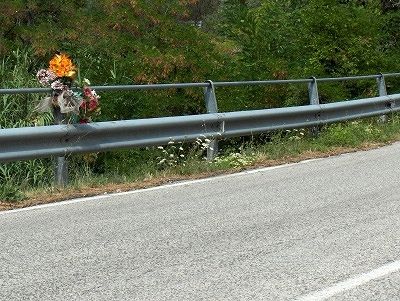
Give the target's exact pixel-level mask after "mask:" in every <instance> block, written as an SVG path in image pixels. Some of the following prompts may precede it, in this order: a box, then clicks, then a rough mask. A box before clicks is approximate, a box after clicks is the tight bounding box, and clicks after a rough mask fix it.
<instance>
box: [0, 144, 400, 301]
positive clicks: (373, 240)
mask: <svg viewBox="0 0 400 301" xmlns="http://www.w3.org/2000/svg"><path fill="white" fill-rule="evenodd" d="M399 168H400V144H398V143H397V144H394V145H392V146H388V147H384V148H381V149H377V150H372V151H368V152H358V153H352V154H347V155H342V156H338V157H331V158H327V159H320V160H315V161H308V162H303V163H299V164H293V165H287V166H283V167H278V168H269V169H263V170H257V171H252V172H248V173H242V174H237V175H233V176H224V177H217V178H212V179H206V180H201V181H194V182H188V183H178V184H175V185H170V186H165V187H161V188H156V189H149V190H144V191H136V192H131V193H124V194H119V195H114V196H103V197H100V198H93V199H87V200H76V201H71V202H66V203H62V204H57V205H50V206H39V207H36V208H33V209H28V210H19V211H14V212H5V213H0V229H1V231H0V300H146V301H147V300H149V301H152V300H325V299H327V300H400V263H399V262H398V260H400V231H399V228H400V186H399V182H400V171H399ZM328 297H329V298H328Z"/></svg>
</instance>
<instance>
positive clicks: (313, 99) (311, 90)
mask: <svg viewBox="0 0 400 301" xmlns="http://www.w3.org/2000/svg"><path fill="white" fill-rule="evenodd" d="M311 80H312V81H311V82H310V83H309V84H308V99H309V101H310V105H319V104H320V102H319V94H318V84H317V78H316V77H312V78H311ZM318 132H319V129H318V127H317V126H314V127H312V128H311V135H312V136H316V135H318Z"/></svg>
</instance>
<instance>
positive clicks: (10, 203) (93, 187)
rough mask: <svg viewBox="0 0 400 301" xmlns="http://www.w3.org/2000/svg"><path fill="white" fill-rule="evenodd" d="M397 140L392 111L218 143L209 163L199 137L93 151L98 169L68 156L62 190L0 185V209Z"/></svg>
mask: <svg viewBox="0 0 400 301" xmlns="http://www.w3.org/2000/svg"><path fill="white" fill-rule="evenodd" d="M399 138H400V117H399V116H398V115H393V116H390V119H389V121H388V122H387V123H384V124H383V123H379V122H378V121H377V119H368V120H364V121H352V122H347V123H342V124H336V125H330V126H326V127H325V128H323V129H322V131H321V133H320V135H319V136H318V137H311V136H310V135H309V134H308V131H307V130H292V131H285V132H280V133H275V134H272V135H268V136H265V137H257V138H254V139H249V138H247V139H245V138H242V139H235V140H234V141H232V140H231V141H223V142H222V143H221V145H222V151H221V154H220V156H219V157H218V158H217V159H216V160H215V161H213V162H206V161H205V160H204V151H203V150H204V145H203V143H205V141H204V140H203V141H200V139H199V141H198V143H195V144H190V145H181V144H178V143H174V144H170V145H168V146H166V147H164V148H163V149H161V147H160V148H147V149H141V150H139V149H136V150H127V151H118V152H113V153H112V156H110V154H99V155H98V157H97V159H96V160H97V161H98V160H99V158H100V157H101V159H102V160H100V161H101V162H103V166H102V167H101V169H102V170H101V171H100V170H96V169H94V168H93V166H91V164H93V162H94V161H90V156H89V157H88V156H85V157H83V156H73V157H71V158H70V161H71V163H72V164H71V165H72V166H71V168H70V170H71V182H70V185H69V186H68V187H67V188H65V189H60V188H57V187H54V186H53V185H51V182H48V183H41V184H39V185H25V186H24V185H19V186H16V184H14V185H12V184H10V185H8V186H3V187H2V189H0V199H1V200H2V202H1V206H0V208H2V209H7V208H17V207H23V206H29V205H33V204H40V203H47V202H52V201H59V200H63V199H68V198H73V197H82V196H88V195H96V194H103V193H113V192H120V191H125V190H130V189H137V188H144V187H150V186H155V185H159V184H163V183H169V182H171V181H177V180H182V179H193V178H201V177H206V176H210V175H216V174H223V173H231V172H237V171H240V170H244V169H249V168H256V167H262V166H272V165H278V164H284V163H290V162H298V161H301V160H305V159H310V158H319V157H326V156H331V155H336V154H340V153H345V152H352V151H356V150H366V149H370V148H375V147H378V146H382V145H384V144H388V143H391V142H393V141H396V140H398V139H399ZM171 154H173V155H174V157H173V158H172V156H171ZM180 155H182V156H180ZM93 158H94V157H93ZM139 158H140V160H139ZM96 160H95V161H96ZM160 162H161V163H160ZM82 163H84V164H82ZM13 164H15V163H13ZM18 164H29V163H26V162H25V163H18ZM4 166H6V165H3V168H4ZM97 169H99V167H97ZM47 179H48V180H49V181H51V180H52V175H51V174H49V175H48V177H47Z"/></svg>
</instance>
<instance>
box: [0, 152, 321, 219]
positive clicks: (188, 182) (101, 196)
mask: <svg viewBox="0 0 400 301" xmlns="http://www.w3.org/2000/svg"><path fill="white" fill-rule="evenodd" d="M323 159H327V158H317V159H309V160H304V161H300V162H296V163H289V164H283V165H277V166H270V167H264V168H259V169H251V170H246V171H242V172H238V173H233V174H228V175H220V176H214V177H209V178H204V179H198V180H189V181H182V182H177V183H172V184H166V185H161V186H156V187H151V188H144V189H137V190H131V191H127V192H118V193H110V194H102V195H98V196H93V197H85V198H79V199H73V200H68V201H62V202H56V203H50V204H43V205H36V206H31V207H26V208H21V209H14V210H5V211H0V215H4V214H11V213H17V212H23V211H30V210H38V209H43V208H50V207H55V206H63V205H69V204H76V203H81V202H87V201H94V200H99V199H107V198H111V197H115V196H124V195H131V194H136V193H142V192H149V191H155V190H161V189H168V188H173V187H178V186H186V185H191V184H198V183H204V182H209V181H214V180H219V179H227V178H233V177H240V176H243V175H250V174H255V173H260V172H266V171H270V170H274V169H281V168H286V167H292V166H294V165H299V164H306V163H310V162H314V161H319V160H323Z"/></svg>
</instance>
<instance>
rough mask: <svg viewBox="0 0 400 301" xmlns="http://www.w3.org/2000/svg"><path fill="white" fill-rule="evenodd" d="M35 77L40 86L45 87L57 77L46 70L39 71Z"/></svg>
mask: <svg viewBox="0 0 400 301" xmlns="http://www.w3.org/2000/svg"><path fill="white" fill-rule="evenodd" d="M36 77H37V79H38V81H39V83H40V84H41V85H42V86H47V87H48V86H50V84H51V82H52V81H54V80H55V79H56V78H57V76H56V75H55V74H54V73H53V72H52V71H49V70H46V69H40V70H39V71H38V73H37V74H36Z"/></svg>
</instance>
